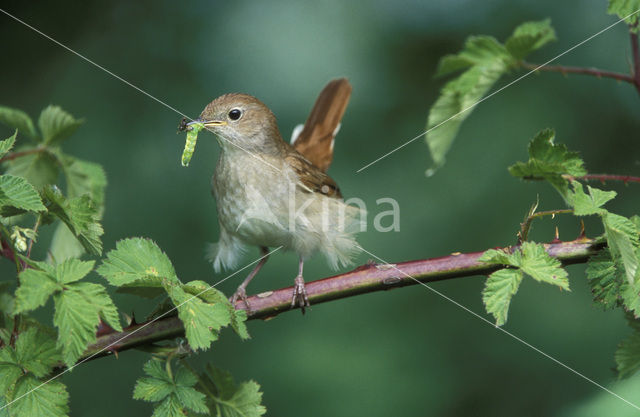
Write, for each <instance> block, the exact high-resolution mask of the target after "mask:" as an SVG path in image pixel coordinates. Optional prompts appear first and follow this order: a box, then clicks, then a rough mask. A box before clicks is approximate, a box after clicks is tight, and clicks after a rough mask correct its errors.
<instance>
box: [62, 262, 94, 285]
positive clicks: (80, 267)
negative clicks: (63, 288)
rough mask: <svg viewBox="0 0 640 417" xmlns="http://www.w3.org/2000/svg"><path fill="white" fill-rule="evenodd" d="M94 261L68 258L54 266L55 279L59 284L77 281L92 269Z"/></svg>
mask: <svg viewBox="0 0 640 417" xmlns="http://www.w3.org/2000/svg"><path fill="white" fill-rule="evenodd" d="M94 265H95V261H81V260H78V259H68V260H66V261H64V262H61V263H59V264H58V265H56V267H55V279H56V281H58V282H59V283H61V284H69V283H71V282H75V281H79V280H81V279H82V278H84V277H85V276H87V274H89V272H91V271H92V270H93V266H94Z"/></svg>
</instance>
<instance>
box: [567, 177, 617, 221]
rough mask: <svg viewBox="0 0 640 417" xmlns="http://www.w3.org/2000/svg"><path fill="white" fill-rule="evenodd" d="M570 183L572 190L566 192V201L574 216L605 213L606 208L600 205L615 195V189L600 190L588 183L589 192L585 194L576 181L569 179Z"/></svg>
mask: <svg viewBox="0 0 640 417" xmlns="http://www.w3.org/2000/svg"><path fill="white" fill-rule="evenodd" d="M571 185H572V186H573V191H569V193H568V194H567V202H568V203H569V205H570V206H572V207H573V214H575V215H576V216H589V215H592V214H605V213H606V212H607V210H606V209H603V208H601V207H602V206H603V205H604V204H605V203H607V202H608V201H610V200H613V199H614V198H615V196H616V192H615V191H602V190H599V189H597V188H592V187H590V186H588V185H587V190H589V194H588V195H587V194H585V192H584V189H583V188H582V184H580V183H579V182H578V181H571Z"/></svg>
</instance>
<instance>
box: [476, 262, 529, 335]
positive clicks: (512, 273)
mask: <svg viewBox="0 0 640 417" xmlns="http://www.w3.org/2000/svg"><path fill="white" fill-rule="evenodd" d="M521 282H522V272H521V271H520V270H518V269H507V268H505V269H500V270H498V271H495V272H494V273H492V274H491V275H489V278H487V282H486V284H485V286H484V289H483V290H482V302H483V303H484V305H485V308H486V310H487V313H490V314H493V316H494V317H495V319H496V326H502V325H503V324H504V323H505V322H506V321H507V314H508V312H509V303H511V298H512V297H513V296H514V295H515V294H516V292H518V288H519V287H520V283H521Z"/></svg>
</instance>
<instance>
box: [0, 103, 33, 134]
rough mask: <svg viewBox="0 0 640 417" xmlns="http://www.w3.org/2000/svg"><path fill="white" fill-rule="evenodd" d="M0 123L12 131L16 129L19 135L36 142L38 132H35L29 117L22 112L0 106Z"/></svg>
mask: <svg viewBox="0 0 640 417" xmlns="http://www.w3.org/2000/svg"><path fill="white" fill-rule="evenodd" d="M0 123H2V124H4V125H7V126H9V127H10V128H12V129H18V132H20V134H22V135H26V136H27V137H29V138H30V139H34V140H38V132H36V128H35V126H34V125H33V121H32V120H31V117H29V115H28V114H27V113H25V112H23V111H22V110H18V109H12V108H10V107H4V106H0Z"/></svg>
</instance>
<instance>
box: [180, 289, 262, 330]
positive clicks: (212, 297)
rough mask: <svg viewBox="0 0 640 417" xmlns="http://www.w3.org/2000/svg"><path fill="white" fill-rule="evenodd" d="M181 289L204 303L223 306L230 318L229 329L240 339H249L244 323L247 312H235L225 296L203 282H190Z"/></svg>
mask: <svg viewBox="0 0 640 417" xmlns="http://www.w3.org/2000/svg"><path fill="white" fill-rule="evenodd" d="M182 289H183V290H184V291H185V292H187V293H189V294H191V295H197V296H198V298H200V299H201V300H202V301H204V302H205V303H209V304H216V303H220V304H222V305H224V306H225V308H226V309H227V311H228V312H229V316H230V317H231V327H232V328H233V330H234V331H235V332H236V334H237V335H238V336H240V338H241V339H245V340H246V339H249V331H248V330H247V326H246V324H245V321H246V320H247V312H246V311H245V310H236V308H235V307H234V306H233V304H231V302H230V301H229V299H228V298H227V296H226V295H224V294H223V293H222V292H221V291H219V290H217V289H216V288H213V287H212V286H211V285H209V284H207V283H206V282H204V281H190V282H188V283H186V284H184V285H183V286H182Z"/></svg>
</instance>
